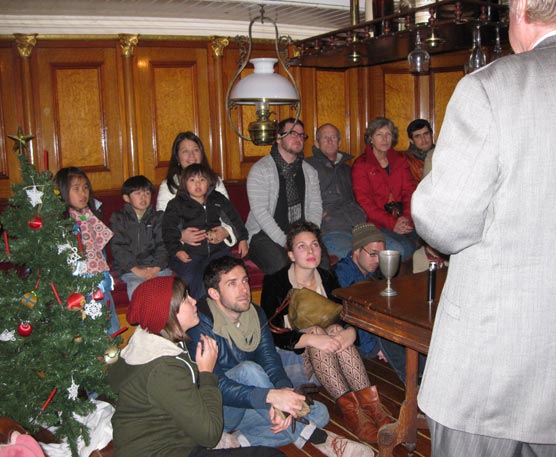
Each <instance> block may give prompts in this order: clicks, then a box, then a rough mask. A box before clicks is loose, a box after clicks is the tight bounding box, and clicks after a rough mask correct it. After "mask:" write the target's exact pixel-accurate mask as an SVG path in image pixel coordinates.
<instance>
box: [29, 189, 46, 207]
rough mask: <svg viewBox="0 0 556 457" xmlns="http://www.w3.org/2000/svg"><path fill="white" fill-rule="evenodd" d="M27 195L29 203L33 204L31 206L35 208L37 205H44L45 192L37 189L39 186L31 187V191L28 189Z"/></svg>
mask: <svg viewBox="0 0 556 457" xmlns="http://www.w3.org/2000/svg"><path fill="white" fill-rule="evenodd" d="M25 193H26V194H27V198H28V199H29V202H30V203H31V205H33V208H34V207H35V206H37V205H40V204H42V196H43V195H44V192H42V191H40V190H39V189H37V186H33V187H31V189H27V190H26V191H25Z"/></svg>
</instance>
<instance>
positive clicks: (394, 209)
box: [384, 202, 403, 217]
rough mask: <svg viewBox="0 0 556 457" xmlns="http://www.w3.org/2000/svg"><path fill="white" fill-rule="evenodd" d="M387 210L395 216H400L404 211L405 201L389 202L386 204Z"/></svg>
mask: <svg viewBox="0 0 556 457" xmlns="http://www.w3.org/2000/svg"><path fill="white" fill-rule="evenodd" d="M384 209H385V210H386V212H388V213H390V214H391V215H392V216H394V217H400V216H401V215H402V213H403V203H402V202H388V203H386V204H385V205H384Z"/></svg>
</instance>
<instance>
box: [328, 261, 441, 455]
mask: <svg viewBox="0 0 556 457" xmlns="http://www.w3.org/2000/svg"><path fill="white" fill-rule="evenodd" d="M427 277H428V272H424V273H418V274H415V275H407V276H402V277H399V278H394V279H393V280H392V287H393V288H394V289H395V290H396V291H397V292H398V295H397V296H395V297H383V296H381V295H380V292H381V291H382V290H384V288H385V287H386V281H363V282H360V283H358V284H354V285H353V286H350V287H346V288H343V289H336V290H335V291H334V295H335V296H336V297H338V298H341V299H342V300H343V304H344V310H343V313H342V318H343V319H344V321H346V322H348V323H350V324H352V325H355V326H357V327H360V328H362V329H364V330H368V331H369V332H371V333H374V334H375V335H378V336H381V337H383V338H386V339H388V340H391V341H394V342H396V343H399V344H401V345H403V346H405V347H406V386H405V400H404V402H403V403H402V406H401V409H400V415H399V417H398V420H397V421H396V422H395V423H393V424H389V425H386V426H384V427H382V428H381V429H380V430H379V433H378V448H379V452H380V457H391V456H392V455H393V454H392V453H393V450H394V448H395V447H396V446H397V445H398V444H400V443H403V444H404V446H405V447H406V448H407V450H408V451H409V454H410V455H412V454H413V451H414V450H415V446H416V441H417V429H418V428H421V427H426V421H425V420H424V418H423V417H420V418H419V417H418V408H417V371H418V353H419V352H421V353H423V354H427V353H428V351H429V343H430V339H431V333H432V325H433V322H434V316H435V313H436V304H433V305H432V306H429V305H428V303H427V287H428V280H427ZM445 279H446V269H442V270H439V271H438V272H437V280H436V300H435V302H436V303H437V302H438V299H439V298H440V292H441V291H442V287H443V285H444V281H445Z"/></svg>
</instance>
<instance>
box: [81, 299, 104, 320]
mask: <svg viewBox="0 0 556 457" xmlns="http://www.w3.org/2000/svg"><path fill="white" fill-rule="evenodd" d="M83 311H84V312H85V315H87V316H89V317H90V318H91V319H93V320H95V319H96V318H97V317H100V316H102V304H101V303H99V302H98V301H95V300H91V301H90V302H89V303H87V304H86V305H85V306H84V308H83ZM83 319H84V318H83Z"/></svg>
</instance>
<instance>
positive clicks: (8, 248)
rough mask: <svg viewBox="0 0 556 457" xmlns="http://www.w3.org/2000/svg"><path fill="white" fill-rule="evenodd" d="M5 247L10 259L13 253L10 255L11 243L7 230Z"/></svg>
mask: <svg viewBox="0 0 556 457" xmlns="http://www.w3.org/2000/svg"><path fill="white" fill-rule="evenodd" d="M4 246H6V254H7V255H8V257H10V256H11V253H10V243H9V241H8V232H6V231H5V230H4Z"/></svg>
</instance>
